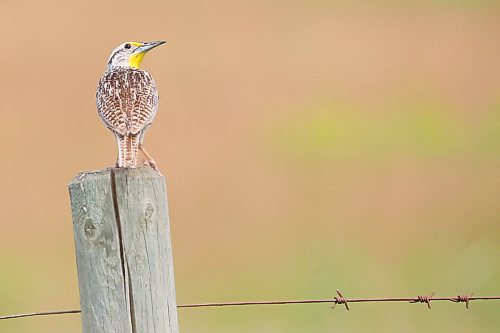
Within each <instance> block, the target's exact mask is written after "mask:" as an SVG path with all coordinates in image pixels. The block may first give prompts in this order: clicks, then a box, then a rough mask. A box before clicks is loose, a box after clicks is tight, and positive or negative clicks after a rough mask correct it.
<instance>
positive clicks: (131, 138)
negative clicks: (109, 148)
mask: <svg viewBox="0 0 500 333" xmlns="http://www.w3.org/2000/svg"><path fill="white" fill-rule="evenodd" d="M116 140H117V142H118V167H120V168H135V167H136V166H137V158H138V151H139V135H133V134H129V135H117V136H116Z"/></svg>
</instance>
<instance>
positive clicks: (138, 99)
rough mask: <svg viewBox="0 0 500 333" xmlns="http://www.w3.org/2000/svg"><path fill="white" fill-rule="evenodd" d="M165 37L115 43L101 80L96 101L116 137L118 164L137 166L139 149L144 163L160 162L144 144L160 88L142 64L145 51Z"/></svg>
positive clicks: (155, 165)
mask: <svg viewBox="0 0 500 333" xmlns="http://www.w3.org/2000/svg"><path fill="white" fill-rule="evenodd" d="M162 44H165V41H153V42H125V43H122V44H120V45H119V46H118V47H116V48H115V49H114V50H113V51H112V52H111V55H110V57H109V60H108V64H107V68H106V71H105V72H104V74H103V75H102V76H101V78H100V80H99V84H98V85H97V92H96V105H97V111H98V114H99V117H100V118H101V120H102V121H103V122H104V124H105V125H106V126H107V128H108V129H110V130H111V131H112V132H113V134H114V135H115V137H116V142H117V144H118V159H117V162H116V167H118V168H135V167H137V160H138V152H139V150H140V151H141V152H142V153H143V154H144V156H145V157H146V159H147V161H146V162H145V164H147V165H149V166H151V167H152V168H153V169H154V170H156V171H158V166H157V164H156V162H155V161H154V159H153V158H152V157H151V155H150V154H149V153H148V152H147V150H146V149H145V148H144V146H143V141H144V135H145V133H146V131H147V130H148V128H149V126H151V124H152V122H153V120H154V118H155V116H156V113H157V111H158V100H159V97H158V90H157V88H156V83H155V81H154V80H153V77H152V76H151V74H149V72H147V71H145V70H143V69H140V68H139V66H140V64H141V62H142V59H143V58H144V55H145V54H146V53H147V52H149V51H150V50H152V49H153V48H155V47H157V46H160V45H162Z"/></svg>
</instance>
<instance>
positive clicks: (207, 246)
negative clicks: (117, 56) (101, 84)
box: [0, 0, 500, 333]
mask: <svg viewBox="0 0 500 333" xmlns="http://www.w3.org/2000/svg"><path fill="white" fill-rule="evenodd" d="M0 7H1V10H0V28H1V29H2V31H3V34H2V43H1V52H0V63H1V64H2V70H1V74H2V75H1V80H0V96H1V101H2V103H1V107H0V112H1V113H0V114H1V116H2V124H3V126H2V131H0V139H1V141H2V142H3V160H2V163H1V166H0V168H1V173H0V184H1V185H2V186H1V188H0V202H1V207H2V218H1V222H0V223H1V229H0V315H6V314H13V313H21V312H31V311H44V310H59V309H73V308H78V307H79V300H78V286H77V275H76V265H75V255H74V245H73V234H72V224H71V216H70V208H69V198H68V193H67V184H68V182H69V180H70V179H71V178H72V177H73V176H75V175H76V174H77V172H79V171H80V170H91V169H101V168H105V167H108V166H110V165H112V164H113V163H114V161H115V157H116V147H115V141H114V138H113V137H112V135H111V133H109V132H108V130H107V129H106V128H105V127H104V126H103V124H102V123H101V122H100V120H99V118H98V116H97V113H96V110H95V98H94V96H95V88H96V84H97V81H98V79H99V77H100V75H101V74H102V72H103V71H104V69H105V66H106V62H107V59H108V57H109V53H110V52H111V50H112V49H113V48H114V47H115V46H117V45H118V44H120V43H122V42H124V41H129V40H140V41H143V40H144V41H148V40H157V39H166V40H167V41H168V45H167V46H163V47H161V48H158V49H156V50H154V51H153V52H151V53H150V54H148V55H147V56H146V58H145V60H144V63H143V66H142V67H143V68H145V69H147V70H149V71H150V72H151V73H152V74H153V76H154V78H155V80H156V82H157V84H158V86H159V90H160V96H161V103H160V110H159V113H158V115H157V118H156V121H155V123H154V125H153V126H152V127H151V129H150V130H149V132H148V135H147V136H146V141H145V145H146V147H147V148H148V150H149V151H150V152H151V153H152V155H153V156H154V157H155V159H156V161H157V162H158V164H159V166H160V169H161V171H162V172H163V174H165V175H166V176H167V179H168V193H169V205H170V210H171V228H172V237H173V239H172V241H173V251H174V260H175V274H176V286H177V297H178V303H179V304H186V303H194V302H210V301H237V300H271V299H298V298H328V297H334V296H335V289H336V288H339V289H341V290H342V291H343V292H344V293H345V295H346V296H348V297H377V296H388V297H391V296H394V297H396V296H406V297H410V296H416V295H418V294H430V293H431V292H436V293H437V294H438V295H443V296H454V295H456V294H458V293H471V292H473V293H475V294H476V295H495V294H496V295H498V294H500V242H499V236H500V223H499V222H500V221H499V218H500V204H499V201H498V198H499V197H500V43H499V41H500V11H499V9H500V4H499V2H498V1H493V0H492V1H477V0H474V1H473V0H470V1H466V0H462V1H452V0H441V1H430V0H429V1H404V2H403V1H389V0H387V1H369V2H368V1H340V0H339V1H327V0H322V1H305V0H302V1H301V0H298V1H279V0H276V1H261V0H260V1H259V0H258V1H219V0H212V1H193V2H181V1H176V2H172V1H143V2H137V1H97V0H90V1H86V2H74V3H71V2H68V1H62V0H60V1H59V0H50V1H44V2H34V1H29V2H28V1H3V3H2V4H1V5H0ZM351 308H352V311H349V312H346V311H344V310H343V309H341V308H338V309H335V311H332V310H331V309H330V308H329V306H328V305H326V304H322V305H302V306H301V305H290V306H282V307H280V306H274V307H273V306H269V307H245V308H243V307H241V308H218V309H181V310H179V320H180V328H181V332H183V333H186V332H196V333H198V332H200V333H205V332H291V333H293V332H297V333H299V332H332V331H334V332H373V331H375V332H421V331H422V330H424V329H425V331H426V332H498V327H500V316H499V315H498V313H499V309H500V304H499V303H497V302H484V301H483V302H481V301H477V302H474V303H472V304H471V308H470V309H469V310H468V311H466V310H465V309H464V306H463V305H454V304H451V303H450V304H447V303H435V304H434V305H433V309H432V311H429V310H428V309H427V308H426V306H425V305H405V304H353V305H352V306H351ZM0 332H9V333H17V332H23V333H29V332H37V333H39V332H52V333H60V332H81V324H80V316H79V315H66V316H51V317H42V318H31V319H19V320H10V321H2V322H0Z"/></svg>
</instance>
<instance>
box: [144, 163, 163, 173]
mask: <svg viewBox="0 0 500 333" xmlns="http://www.w3.org/2000/svg"><path fill="white" fill-rule="evenodd" d="M142 164H143V165H144V166H149V167H151V168H152V169H153V170H154V171H156V172H160V170H158V165H156V162H155V161H154V160H143V161H142Z"/></svg>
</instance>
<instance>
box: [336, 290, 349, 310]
mask: <svg viewBox="0 0 500 333" xmlns="http://www.w3.org/2000/svg"><path fill="white" fill-rule="evenodd" d="M337 295H339V297H334V299H333V301H334V304H333V306H332V309H335V307H336V306H337V304H344V305H345V308H346V310H349V305H347V300H346V299H345V298H344V295H342V293H341V292H340V290H338V289H337Z"/></svg>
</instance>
